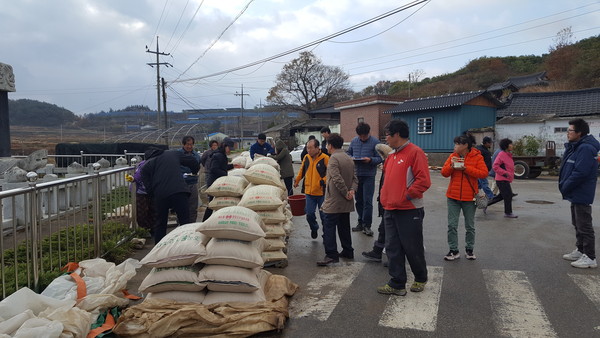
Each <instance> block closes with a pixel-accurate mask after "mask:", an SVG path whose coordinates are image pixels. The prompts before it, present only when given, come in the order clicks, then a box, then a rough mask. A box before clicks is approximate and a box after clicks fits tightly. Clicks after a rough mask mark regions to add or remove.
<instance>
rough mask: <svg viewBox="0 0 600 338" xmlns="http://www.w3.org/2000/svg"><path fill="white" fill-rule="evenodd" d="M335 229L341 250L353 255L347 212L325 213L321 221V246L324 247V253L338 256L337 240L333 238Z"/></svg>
mask: <svg viewBox="0 0 600 338" xmlns="http://www.w3.org/2000/svg"><path fill="white" fill-rule="evenodd" d="M336 229H337V235H338V236H339V237H340V243H341V245H342V252H343V253H344V254H345V255H348V256H353V255H354V249H353V248H352V235H351V233H350V213H349V212H344V213H340V214H325V221H324V222H323V246H324V247H325V255H326V256H327V257H329V258H333V259H338V258H339V253H338V251H337V241H336V238H335V232H336V231H335V230H336Z"/></svg>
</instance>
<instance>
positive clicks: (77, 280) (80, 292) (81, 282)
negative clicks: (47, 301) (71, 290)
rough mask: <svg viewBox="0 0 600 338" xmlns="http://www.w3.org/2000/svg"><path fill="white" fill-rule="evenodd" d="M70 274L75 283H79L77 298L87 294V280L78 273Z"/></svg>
mask: <svg viewBox="0 0 600 338" xmlns="http://www.w3.org/2000/svg"><path fill="white" fill-rule="evenodd" d="M69 276H71V278H73V280H74V281H75V283H76V284H77V300H80V299H81V298H83V297H85V296H87V287H86V286H85V281H84V280H83V279H82V278H81V277H80V276H79V275H78V274H76V273H74V272H73V273H72V274H70V275H69Z"/></svg>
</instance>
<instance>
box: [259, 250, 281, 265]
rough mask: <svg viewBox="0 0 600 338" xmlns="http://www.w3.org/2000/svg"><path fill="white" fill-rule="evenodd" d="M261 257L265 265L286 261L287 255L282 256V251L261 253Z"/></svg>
mask: <svg viewBox="0 0 600 338" xmlns="http://www.w3.org/2000/svg"><path fill="white" fill-rule="evenodd" d="M261 256H262V259H263V260H264V261H265V263H270V262H278V261H282V260H284V259H287V255H286V254H284V253H283V251H282V250H276V251H263V252H262V253H261Z"/></svg>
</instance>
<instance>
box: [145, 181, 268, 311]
mask: <svg viewBox="0 0 600 338" xmlns="http://www.w3.org/2000/svg"><path fill="white" fill-rule="evenodd" d="M215 183H216V182H215ZM263 227H264V224H263V222H262V220H261V218H260V216H258V214H257V213H256V212H254V211H252V210H250V209H248V208H244V207H240V206H227V207H223V208H219V209H218V210H217V211H215V212H214V213H213V214H212V215H211V217H209V218H208V219H207V220H206V221H205V222H203V223H190V224H186V225H183V226H180V227H178V228H176V229H174V230H173V231H171V232H170V233H168V234H167V236H165V237H164V238H163V239H162V240H161V241H160V242H159V243H158V244H156V246H155V247H154V248H153V249H152V251H150V253H148V255H146V257H144V259H142V261H141V263H142V264H145V265H148V266H151V267H153V269H152V270H151V271H150V273H148V276H146V278H145V279H144V281H143V282H142V284H141V285H140V289H139V291H140V292H142V293H148V295H147V297H146V298H148V299H151V298H162V299H169V300H174V301H179V302H194V303H201V304H213V303H220V302H245V303H255V302H260V301H264V300H265V295H264V291H263V289H264V284H265V283H266V280H267V279H268V276H269V273H268V272H266V271H263V270H261V268H262V266H263V259H262V257H261V248H262V247H263V246H264V244H263V243H262V241H264V237H265V232H264V230H263Z"/></svg>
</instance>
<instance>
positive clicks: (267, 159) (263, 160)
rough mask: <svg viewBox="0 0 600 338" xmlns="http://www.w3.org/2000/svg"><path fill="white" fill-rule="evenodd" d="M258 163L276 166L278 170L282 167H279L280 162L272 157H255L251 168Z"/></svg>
mask: <svg viewBox="0 0 600 338" xmlns="http://www.w3.org/2000/svg"><path fill="white" fill-rule="evenodd" d="M258 164H268V165H270V166H271V167H273V168H275V169H276V170H277V171H278V172H279V171H281V168H280V167H279V163H277V161H276V160H275V159H274V158H270V157H256V156H255V157H254V161H252V164H251V165H250V168H252V167H253V166H255V165H258Z"/></svg>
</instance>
